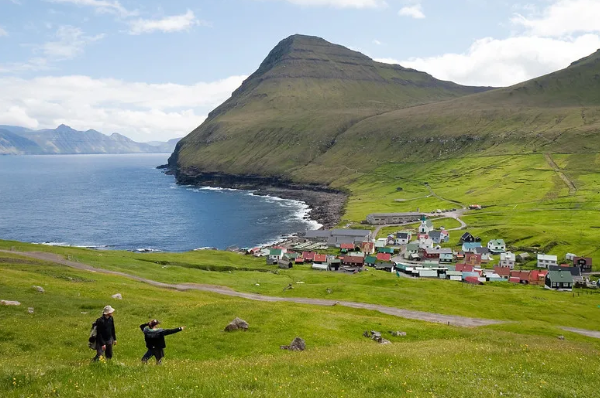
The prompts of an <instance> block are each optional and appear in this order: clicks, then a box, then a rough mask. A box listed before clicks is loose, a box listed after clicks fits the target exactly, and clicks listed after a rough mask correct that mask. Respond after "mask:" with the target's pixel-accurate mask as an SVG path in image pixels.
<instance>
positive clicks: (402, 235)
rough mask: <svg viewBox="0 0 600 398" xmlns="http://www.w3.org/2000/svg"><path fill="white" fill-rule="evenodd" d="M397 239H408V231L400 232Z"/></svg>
mask: <svg viewBox="0 0 600 398" xmlns="http://www.w3.org/2000/svg"><path fill="white" fill-rule="evenodd" d="M396 239H408V234H407V233H406V232H400V233H399V234H396Z"/></svg>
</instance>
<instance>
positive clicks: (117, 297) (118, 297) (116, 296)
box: [110, 293, 123, 300]
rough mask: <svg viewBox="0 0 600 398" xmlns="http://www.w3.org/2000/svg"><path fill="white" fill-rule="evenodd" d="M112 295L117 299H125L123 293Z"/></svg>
mask: <svg viewBox="0 0 600 398" xmlns="http://www.w3.org/2000/svg"><path fill="white" fill-rule="evenodd" d="M110 297H112V298H114V299H117V300H123V296H122V295H121V293H117V294H113V295H112V296H110Z"/></svg>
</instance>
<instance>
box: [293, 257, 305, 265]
mask: <svg viewBox="0 0 600 398" xmlns="http://www.w3.org/2000/svg"><path fill="white" fill-rule="evenodd" d="M294 261H295V262H296V264H304V258H303V257H302V256H298V257H296V260H294Z"/></svg>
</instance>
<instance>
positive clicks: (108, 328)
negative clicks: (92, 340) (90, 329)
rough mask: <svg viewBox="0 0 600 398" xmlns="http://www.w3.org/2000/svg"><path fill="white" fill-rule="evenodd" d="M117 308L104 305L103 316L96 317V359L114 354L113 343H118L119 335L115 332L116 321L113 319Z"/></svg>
mask: <svg viewBox="0 0 600 398" xmlns="http://www.w3.org/2000/svg"><path fill="white" fill-rule="evenodd" d="M113 312H115V309H114V308H113V307H111V306H110V305H107V306H106V307H104V310H102V316H101V317H100V318H98V319H96V322H95V323H94V324H95V325H96V356H95V357H94V358H93V360H94V361H97V360H99V359H100V357H101V356H102V355H104V356H105V357H106V359H111V358H112V356H113V345H117V335H116V334H115V322H114V320H113Z"/></svg>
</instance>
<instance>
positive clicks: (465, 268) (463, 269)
mask: <svg viewBox="0 0 600 398" xmlns="http://www.w3.org/2000/svg"><path fill="white" fill-rule="evenodd" d="M456 271H458V272H473V266H472V265H468V264H456Z"/></svg>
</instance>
